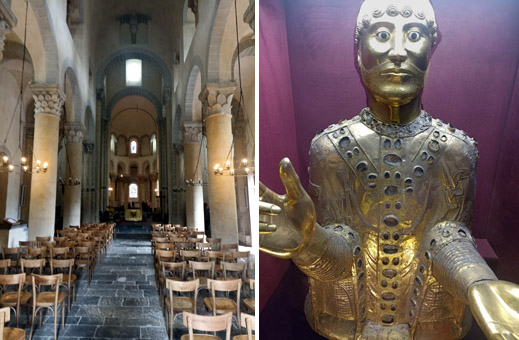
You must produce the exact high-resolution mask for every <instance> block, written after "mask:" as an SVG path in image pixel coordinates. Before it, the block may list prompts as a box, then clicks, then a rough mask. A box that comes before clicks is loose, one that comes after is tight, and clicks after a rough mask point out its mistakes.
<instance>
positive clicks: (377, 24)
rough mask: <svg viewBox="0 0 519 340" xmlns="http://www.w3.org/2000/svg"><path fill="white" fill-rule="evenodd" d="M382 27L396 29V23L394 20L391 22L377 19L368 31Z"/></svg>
mask: <svg viewBox="0 0 519 340" xmlns="http://www.w3.org/2000/svg"><path fill="white" fill-rule="evenodd" d="M380 27H387V28H389V29H394V28H395V24H393V23H392V22H389V21H377V22H375V23H373V24H371V25H370V26H369V28H368V31H370V32H373V31H375V30H377V29H378V28H380Z"/></svg>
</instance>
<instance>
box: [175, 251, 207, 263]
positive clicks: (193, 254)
mask: <svg viewBox="0 0 519 340" xmlns="http://www.w3.org/2000/svg"><path fill="white" fill-rule="evenodd" d="M201 256H202V251H201V250H181V251H180V257H181V258H182V261H189V260H194V261H198V260H200V257H201Z"/></svg>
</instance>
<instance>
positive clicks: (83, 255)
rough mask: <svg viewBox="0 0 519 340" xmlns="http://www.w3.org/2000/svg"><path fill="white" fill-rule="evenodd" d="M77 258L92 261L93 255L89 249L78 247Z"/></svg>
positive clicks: (76, 250)
mask: <svg viewBox="0 0 519 340" xmlns="http://www.w3.org/2000/svg"><path fill="white" fill-rule="evenodd" d="M75 254H76V257H77V258H79V259H82V260H86V259H88V260H90V257H91V253H90V248H89V247H76V249H75Z"/></svg>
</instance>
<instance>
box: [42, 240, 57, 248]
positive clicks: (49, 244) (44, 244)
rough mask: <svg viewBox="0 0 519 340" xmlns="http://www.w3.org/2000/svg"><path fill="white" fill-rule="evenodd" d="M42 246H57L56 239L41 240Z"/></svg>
mask: <svg viewBox="0 0 519 340" xmlns="http://www.w3.org/2000/svg"><path fill="white" fill-rule="evenodd" d="M40 246H42V247H45V248H52V247H55V246H56V241H41V242H40Z"/></svg>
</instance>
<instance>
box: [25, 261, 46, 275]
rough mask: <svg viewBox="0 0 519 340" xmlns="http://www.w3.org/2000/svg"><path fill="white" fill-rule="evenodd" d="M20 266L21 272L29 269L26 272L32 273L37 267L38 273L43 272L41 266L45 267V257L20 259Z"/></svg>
mask: <svg viewBox="0 0 519 340" xmlns="http://www.w3.org/2000/svg"><path fill="white" fill-rule="evenodd" d="M20 266H21V268H22V272H26V270H27V269H29V270H28V272H31V273H34V271H35V270H36V269H37V270H38V274H43V267H45V259H33V260H27V259H21V260H20Z"/></svg>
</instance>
